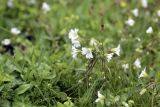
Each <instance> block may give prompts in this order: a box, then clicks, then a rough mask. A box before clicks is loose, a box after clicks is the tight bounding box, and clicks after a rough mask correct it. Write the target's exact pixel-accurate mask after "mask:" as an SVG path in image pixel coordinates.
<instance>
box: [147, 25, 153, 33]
mask: <svg viewBox="0 0 160 107" xmlns="http://www.w3.org/2000/svg"><path fill="white" fill-rule="evenodd" d="M146 33H148V34H151V33H153V28H152V27H151V26H150V27H149V28H148V29H147V30H146Z"/></svg>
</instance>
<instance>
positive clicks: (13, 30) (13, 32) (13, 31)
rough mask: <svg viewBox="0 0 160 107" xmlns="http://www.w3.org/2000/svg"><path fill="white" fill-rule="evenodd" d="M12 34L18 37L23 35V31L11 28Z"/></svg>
mask: <svg viewBox="0 0 160 107" xmlns="http://www.w3.org/2000/svg"><path fill="white" fill-rule="evenodd" d="M11 33H12V34H14V35H18V34H20V33H21V31H20V30H19V29H18V28H16V27H13V28H11Z"/></svg>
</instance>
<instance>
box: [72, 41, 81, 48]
mask: <svg viewBox="0 0 160 107" xmlns="http://www.w3.org/2000/svg"><path fill="white" fill-rule="evenodd" d="M72 44H73V46H74V47H75V48H78V47H80V46H81V44H80V42H79V41H78V40H74V41H72Z"/></svg>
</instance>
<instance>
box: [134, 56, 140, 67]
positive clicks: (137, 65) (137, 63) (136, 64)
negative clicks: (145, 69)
mask: <svg viewBox="0 0 160 107" xmlns="http://www.w3.org/2000/svg"><path fill="white" fill-rule="evenodd" d="M134 65H135V66H136V67H137V68H141V62H140V60H139V59H138V58H137V59H136V60H135V62H134Z"/></svg>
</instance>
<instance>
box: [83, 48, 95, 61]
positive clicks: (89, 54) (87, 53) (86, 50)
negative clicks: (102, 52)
mask: <svg viewBox="0 0 160 107" xmlns="http://www.w3.org/2000/svg"><path fill="white" fill-rule="evenodd" d="M82 55H85V56H86V58H87V59H91V58H93V54H92V52H91V49H89V48H85V47H83V48H82Z"/></svg>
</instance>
